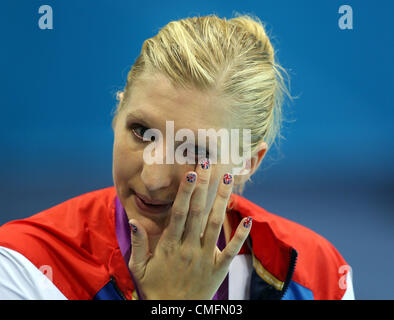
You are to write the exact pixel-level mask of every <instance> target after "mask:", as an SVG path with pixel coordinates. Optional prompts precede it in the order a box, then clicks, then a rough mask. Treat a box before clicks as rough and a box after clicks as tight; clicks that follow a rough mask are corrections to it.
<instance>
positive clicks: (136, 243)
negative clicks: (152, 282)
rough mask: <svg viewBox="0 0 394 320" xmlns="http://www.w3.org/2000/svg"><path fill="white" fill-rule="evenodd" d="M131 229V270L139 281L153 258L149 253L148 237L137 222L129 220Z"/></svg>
mask: <svg viewBox="0 0 394 320" xmlns="http://www.w3.org/2000/svg"><path fill="white" fill-rule="evenodd" d="M129 225H130V229H131V256H130V260H129V269H130V271H131V272H132V273H133V275H134V276H135V277H136V278H137V279H141V278H142V277H143V275H144V273H145V268H146V264H147V262H148V260H149V258H150V256H151V254H150V252H149V241H148V235H147V233H146V231H145V229H144V228H143V227H142V225H141V224H140V223H138V221H137V220H135V219H131V220H129Z"/></svg>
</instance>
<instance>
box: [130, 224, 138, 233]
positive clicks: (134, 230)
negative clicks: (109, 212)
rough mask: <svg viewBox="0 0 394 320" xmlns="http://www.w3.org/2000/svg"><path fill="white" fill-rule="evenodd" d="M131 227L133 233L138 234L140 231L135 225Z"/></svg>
mask: <svg viewBox="0 0 394 320" xmlns="http://www.w3.org/2000/svg"><path fill="white" fill-rule="evenodd" d="M130 227H131V231H133V233H136V232H137V231H138V229H137V227H136V226H135V225H134V224H132V223H130Z"/></svg>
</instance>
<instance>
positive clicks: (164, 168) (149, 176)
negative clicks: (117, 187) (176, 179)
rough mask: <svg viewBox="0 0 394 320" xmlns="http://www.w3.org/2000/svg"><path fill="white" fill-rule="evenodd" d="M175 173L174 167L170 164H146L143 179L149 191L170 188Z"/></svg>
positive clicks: (142, 174)
mask: <svg viewBox="0 0 394 320" xmlns="http://www.w3.org/2000/svg"><path fill="white" fill-rule="evenodd" d="M173 171H174V170H173V165H170V164H144V167H143V169H142V173H141V179H142V182H143V183H144V184H145V186H146V188H147V189H148V190H149V191H155V190H158V189H162V188H168V187H169V186H170V185H171V182H172V179H173V177H172V175H173V174H174V173H173Z"/></svg>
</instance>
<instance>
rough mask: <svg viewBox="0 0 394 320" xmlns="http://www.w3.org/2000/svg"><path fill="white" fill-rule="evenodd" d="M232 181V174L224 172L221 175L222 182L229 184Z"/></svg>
mask: <svg viewBox="0 0 394 320" xmlns="http://www.w3.org/2000/svg"><path fill="white" fill-rule="evenodd" d="M232 181H233V176H232V175H231V174H229V173H226V174H225V175H224V176H223V183H224V184H230V183H231V182H232Z"/></svg>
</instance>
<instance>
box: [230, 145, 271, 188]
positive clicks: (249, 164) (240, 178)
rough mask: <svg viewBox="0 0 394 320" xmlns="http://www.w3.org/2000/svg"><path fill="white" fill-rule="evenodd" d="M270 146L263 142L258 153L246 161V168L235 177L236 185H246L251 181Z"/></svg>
mask: <svg viewBox="0 0 394 320" xmlns="http://www.w3.org/2000/svg"><path fill="white" fill-rule="evenodd" d="M267 149H268V145H267V144H266V143H265V142H261V143H260V144H259V147H258V149H257V150H258V151H256V152H255V154H254V155H252V157H251V158H250V159H246V163H245V166H244V168H242V169H241V170H240V171H239V173H238V174H236V175H235V181H234V183H235V184H244V183H245V182H246V181H248V180H249V179H250V177H251V176H252V175H253V174H254V173H255V172H256V170H257V168H258V167H259V165H260V163H261V161H262V160H263V159H264V156H265V154H266V152H267Z"/></svg>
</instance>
